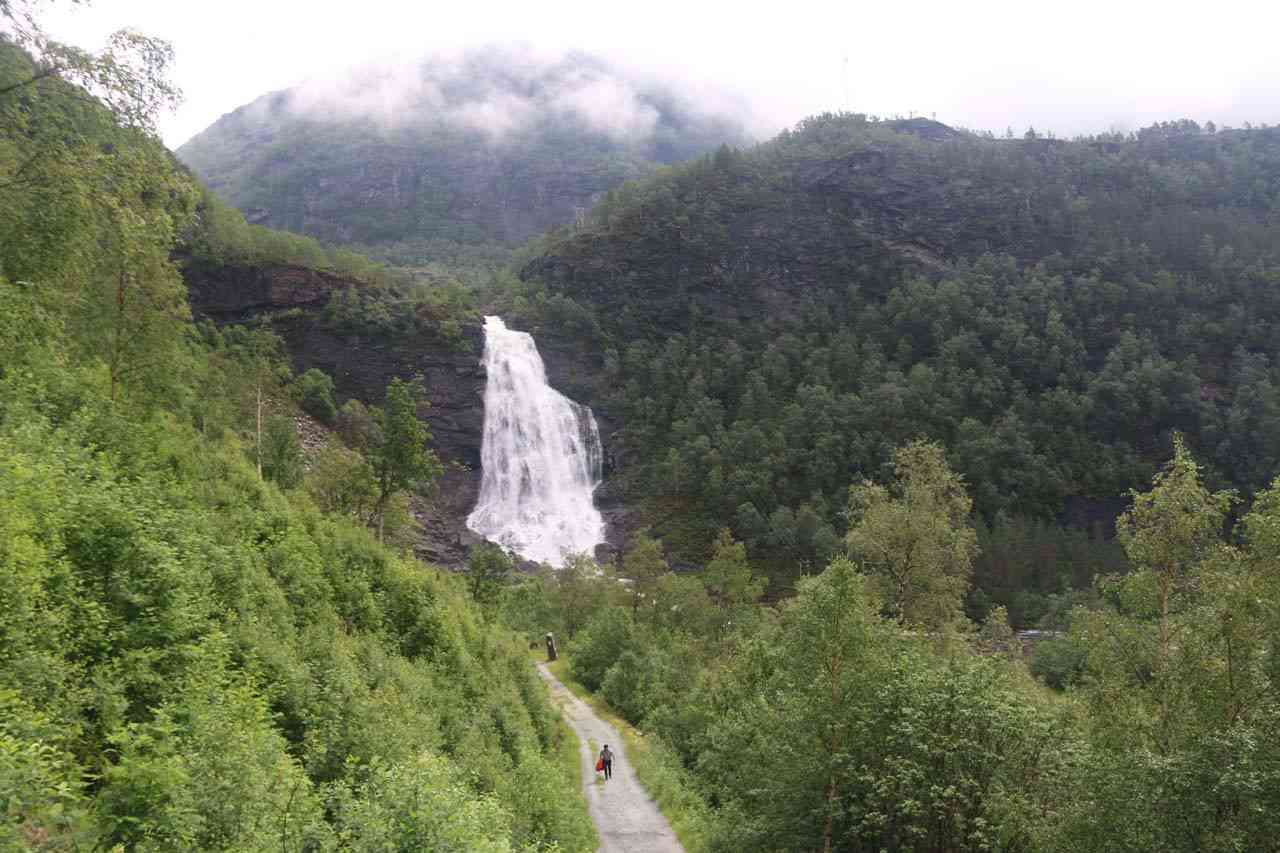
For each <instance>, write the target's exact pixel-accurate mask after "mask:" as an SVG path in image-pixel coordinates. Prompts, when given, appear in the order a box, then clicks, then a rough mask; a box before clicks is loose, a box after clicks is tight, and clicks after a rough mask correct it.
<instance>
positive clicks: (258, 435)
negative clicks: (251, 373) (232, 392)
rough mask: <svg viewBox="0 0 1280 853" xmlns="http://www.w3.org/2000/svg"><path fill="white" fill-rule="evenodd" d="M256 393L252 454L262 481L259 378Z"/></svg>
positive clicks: (260, 384)
mask: <svg viewBox="0 0 1280 853" xmlns="http://www.w3.org/2000/svg"><path fill="white" fill-rule="evenodd" d="M256 392H257V426H256V428H255V433H254V436H255V441H254V447H255V448H256V452H255V453H254V456H255V457H256V458H257V462H258V479H259V480H261V479H262V378H261V377H259V378H258V385H257V389H256Z"/></svg>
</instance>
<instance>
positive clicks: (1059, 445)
mask: <svg viewBox="0 0 1280 853" xmlns="http://www.w3.org/2000/svg"><path fill="white" fill-rule="evenodd" d="M1277 247H1280V129H1276V128H1253V129H1232V130H1228V129H1217V128H1214V127H1212V126H1207V127H1200V126H1197V125H1196V124H1194V123H1192V122H1186V121H1184V122H1176V123H1171V124H1167V125H1159V126H1154V127H1150V128H1147V129H1144V130H1142V131H1139V132H1137V133H1135V134H1131V135H1114V136H1103V137H1096V138H1088V139H1079V140H1072V141H1061V140H1054V139H1044V138H1017V139H1012V138H1011V139H996V138H993V137H990V136H981V135H974V134H970V133H962V132H957V131H952V130H950V129H948V128H945V127H942V126H941V125H938V124H936V123H933V122H928V121H923V120H914V121H899V122H890V121H876V120H871V119H867V118H865V117H863V116H861V115H847V114H846V115H826V116H819V117H815V118H813V119H809V120H807V121H805V122H802V123H801V124H800V125H799V126H798V127H797V128H796V129H795V130H793V131H789V132H786V133H783V134H782V135H781V136H780V137H778V138H777V139H775V140H773V141H771V142H769V143H766V144H763V145H760V146H758V147H755V148H751V149H749V150H745V151H736V150H730V149H728V148H725V149H721V150H719V151H718V152H716V153H715V154H714V155H713V156H707V157H704V158H702V159H700V160H698V161H697V162H694V163H691V164H689V165H685V166H680V167H676V168H673V169H669V170H664V171H663V172H661V173H660V174H659V175H657V176H655V177H654V178H651V179H649V180H646V181H641V182H635V183H629V184H627V185H625V186H624V187H622V188H621V189H619V190H617V191H615V192H611V193H609V194H607V195H606V196H605V198H604V199H603V201H602V202H601V203H600V204H599V205H598V206H596V207H595V208H594V209H593V210H592V212H591V214H590V215H589V216H588V217H587V219H586V221H585V222H584V223H582V224H581V225H580V226H578V227H573V228H564V229H561V230H560V231H559V232H557V234H556V235H555V236H554V237H553V239H552V240H551V241H550V244H549V246H548V248H547V249H546V251H545V253H544V254H542V255H541V256H539V257H537V258H535V259H534V260H532V261H531V262H530V263H529V264H528V265H527V266H526V267H525V268H524V270H523V273H522V276H523V277H524V278H525V279H526V280H527V281H528V282H530V285H531V286H534V287H540V288H544V289H545V291H546V293H548V294H550V295H551V296H552V297H553V298H554V299H555V300H558V304H559V305H560V308H559V309H558V310H559V311H560V313H561V315H563V316H572V317H575V319H574V322H575V324H576V325H575V328H577V329H580V330H581V332H582V334H584V335H585V336H587V338H588V340H589V343H588V345H587V348H588V349H593V350H597V351H599V352H600V353H601V354H602V359H601V360H602V370H601V380H600V382H599V387H600V389H601V390H600V393H599V395H598V399H597V400H596V402H597V403H598V404H599V405H600V406H601V407H602V408H604V409H605V410H606V411H607V412H608V413H609V414H610V415H611V416H612V417H614V418H616V419H617V420H618V421H620V422H621V423H622V424H624V427H625V430H624V435H623V437H622V438H623V444H624V446H623V447H620V448H619V447H615V452H618V453H619V454H620V455H621V457H622V458H624V459H625V460H627V465H626V476H627V478H628V486H629V490H630V493H631V494H633V495H637V496H643V497H646V498H648V499H649V501H650V505H651V518H652V520H653V521H654V523H655V529H656V530H658V531H659V532H661V533H662V534H663V535H664V539H665V541H667V543H668V544H669V545H673V546H674V547H675V548H676V550H677V553H683V554H684V555H686V556H689V557H703V556H705V555H706V552H705V549H706V548H707V547H708V545H709V543H710V542H711V541H712V540H713V539H714V533H715V530H716V529H717V528H718V527H719V526H721V525H729V526H730V527H732V529H733V531H734V533H735V535H736V536H738V537H740V538H741V539H743V540H744V541H745V542H746V543H747V545H748V548H749V550H750V551H751V553H752V554H753V555H755V556H759V557H765V558H770V559H772V560H773V561H774V563H775V565H776V566H777V568H778V571H779V572H785V571H788V569H787V567H791V569H790V570H791V571H794V567H796V566H799V565H802V564H804V563H805V562H808V563H810V564H812V565H822V564H824V563H825V561H826V560H827V558H828V557H829V556H831V555H832V554H834V553H836V552H837V551H838V550H839V545H838V543H839V542H840V539H841V534H842V533H843V530H844V526H845V520H844V518H843V515H842V511H843V508H844V505H845V498H846V495H847V489H848V487H849V485H850V483H853V482H857V481H859V480H860V479H862V478H864V477H869V478H873V479H874V478H876V477H877V476H878V475H879V474H880V473H882V472H883V471H884V470H885V465H886V464H887V462H888V461H889V458H890V453H891V451H892V449H893V448H894V447H896V446H898V445H900V444H902V443H903V442H905V441H907V440H910V439H914V438H919V437H928V438H932V439H935V440H938V441H940V442H941V443H942V444H943V446H944V447H945V448H946V450H947V455H948V459H949V460H950V462H951V463H952V464H953V465H954V466H955V468H956V469H957V470H958V471H959V472H960V473H961V474H963V476H964V477H965V480H966V482H967V483H968V486H969V488H970V489H971V490H972V492H973V497H974V503H975V510H976V513H977V517H978V518H979V520H980V521H981V523H982V525H983V528H984V529H983V530H982V531H981V534H982V536H983V537H984V549H983V553H984V557H982V558H980V562H979V564H978V567H977V582H978V585H979V586H980V587H981V588H983V589H984V590H985V592H984V595H985V594H987V593H990V594H993V595H995V596H996V597H997V598H1000V599H1002V600H1003V601H1004V602H1005V603H1007V604H1010V605H1015V604H1016V603H1015V602H1014V601H1013V596H1014V594H1015V593H1016V592H1017V591H1018V590H1029V591H1032V592H1034V593H1037V594H1039V595H1040V596H1041V600H1039V601H1028V602H1025V607H1024V606H1022V605H1017V606H1015V611H1018V612H1015V614H1014V615H1015V620H1016V621H1017V622H1018V623H1020V624H1029V623H1031V622H1034V621H1035V619H1037V618H1039V617H1040V616H1041V615H1043V613H1044V609H1045V607H1046V606H1047V603H1046V601H1045V600H1044V599H1043V596H1044V595H1047V594H1049V593H1055V592H1059V591H1061V590H1062V589H1063V587H1064V586H1066V585H1072V586H1082V585H1087V584H1088V582H1089V578H1090V577H1091V575H1092V573H1093V571H1094V570H1095V569H1097V568H1101V567H1105V566H1108V565H1114V564H1115V561H1116V558H1117V556H1118V554H1117V552H1116V551H1115V550H1114V548H1113V547H1111V546H1108V545H1106V544H1098V543H1093V544H1092V545H1091V544H1090V542H1089V540H1088V538H1087V537H1086V536H1085V535H1084V534H1083V533H1081V534H1079V535H1076V534H1073V533H1070V532H1059V531H1056V530H1055V529H1053V527H1054V523H1055V522H1060V521H1067V522H1071V523H1072V524H1073V525H1074V526H1075V527H1077V528H1087V527H1088V526H1089V525H1090V524H1091V523H1095V522H1096V523H1097V524H1099V525H1101V527H1102V529H1103V531H1104V532H1109V527H1110V525H1111V522H1112V519H1113V518H1114V515H1115V513H1116V512H1117V511H1118V510H1119V508H1120V503H1119V500H1118V499H1119V497H1120V495H1122V493H1123V492H1124V491H1125V490H1127V489H1129V488H1131V487H1134V486H1136V485H1138V484H1140V483H1142V482H1144V481H1146V480H1147V479H1148V478H1149V477H1150V476H1151V474H1152V472H1153V471H1154V470H1155V466H1156V465H1157V464H1158V462H1159V460H1160V459H1162V458H1164V457H1165V456H1167V454H1168V453H1169V451H1170V446H1171V445H1170V436H1171V434H1172V432H1173V431H1174V430H1181V431H1182V432H1183V433H1184V434H1185V435H1186V436H1187V441H1188V442H1189V444H1190V445H1191V446H1192V447H1193V448H1194V449H1195V452H1196V453H1197V454H1198V455H1199V456H1200V458H1201V459H1203V460H1204V461H1205V463H1206V464H1207V466H1208V469H1207V470H1208V475H1207V476H1208V477H1209V479H1210V480H1211V481H1212V482H1214V483H1218V484H1229V485H1233V486H1236V487H1238V488H1240V489H1241V490H1242V491H1244V492H1246V493H1248V492H1251V491H1253V490H1256V489H1258V488H1260V487H1262V486H1264V485H1266V484H1267V483H1269V482H1270V480H1271V478H1272V477H1274V476H1275V474H1276V472H1277V470H1280V442H1278V440H1277V438H1276V437H1277V436H1280V386H1278V383H1280V374H1278V373H1277V366H1278V365H1277V356H1278V355H1280V353H1278V352H1277V348H1278V347H1280V343H1278V342H1280V334H1278V332H1280V328H1278V325H1277V324H1278V323H1280V296H1278V294H1280V258H1278V257H1277V252H1278V251H1280V250H1278V249H1277ZM575 312H576V314H575ZM1046 525H1048V526H1046ZM1037 551H1038V552H1039V553H1040V555H1041V556H1040V557H1038V558H1036V559H1035V560H1031V559H1030V558H1029V554H1031V553H1035V552H1037ZM1033 563H1034V564H1035V568H1034V569H1032V570H1031V571H1030V573H1028V569H1027V566H1028V565H1030V564H1033ZM1011 572H1012V574H1011Z"/></svg>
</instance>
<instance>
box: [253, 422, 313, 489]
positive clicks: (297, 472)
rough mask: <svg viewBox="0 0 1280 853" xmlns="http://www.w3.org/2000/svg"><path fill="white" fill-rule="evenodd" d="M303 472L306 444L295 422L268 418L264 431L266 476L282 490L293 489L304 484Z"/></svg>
mask: <svg viewBox="0 0 1280 853" xmlns="http://www.w3.org/2000/svg"><path fill="white" fill-rule="evenodd" d="M303 472H304V468H303V464H302V443H301V442H300V441H299V440H298V429H297V427H296V426H294V423H293V419H292V418H289V417H286V416H285V415H275V416H273V417H271V418H268V419H267V424H266V427H265V428H264V429H263V431H262V476H264V477H266V478H267V479H268V480H271V481H272V482H274V483H277V484H279V486H280V488H282V489H292V488H294V487H296V486H298V485H299V484H300V483H301V482H302V475H303Z"/></svg>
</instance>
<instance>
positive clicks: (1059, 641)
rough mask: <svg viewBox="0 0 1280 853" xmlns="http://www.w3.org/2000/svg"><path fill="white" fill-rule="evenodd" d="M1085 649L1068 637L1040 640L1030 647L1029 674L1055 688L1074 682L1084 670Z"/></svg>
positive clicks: (1064, 686)
mask: <svg viewBox="0 0 1280 853" xmlns="http://www.w3.org/2000/svg"><path fill="white" fill-rule="evenodd" d="M1085 657H1086V655H1085V651H1084V649H1082V648H1080V646H1078V645H1076V644H1075V643H1073V642H1072V641H1071V640H1069V639H1065V638H1054V639H1050V640H1042V641H1040V642H1038V643H1036V644H1035V646H1034V647H1032V649H1031V661H1030V663H1029V666H1030V668H1031V674H1032V675H1034V676H1036V677H1037V678H1040V679H1042V680H1043V681H1044V683H1045V684H1047V685H1049V686H1050V687H1052V688H1053V689H1055V690H1062V689H1064V688H1066V687H1067V686H1068V685H1071V684H1074V683H1075V682H1076V680H1077V679H1078V678H1079V677H1080V675H1081V674H1082V673H1083V672H1084V665H1085Z"/></svg>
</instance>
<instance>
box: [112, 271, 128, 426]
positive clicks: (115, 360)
mask: <svg viewBox="0 0 1280 853" xmlns="http://www.w3.org/2000/svg"><path fill="white" fill-rule="evenodd" d="M124 289H125V272H124V262H123V261H121V264H120V277H119V278H118V279H117V280H116V327H115V328H114V329H113V330H112V336H111V337H112V339H111V401H112V402H113V403H114V402H115V399H116V389H117V388H118V387H119V385H120V336H121V332H122V327H123V326H124Z"/></svg>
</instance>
